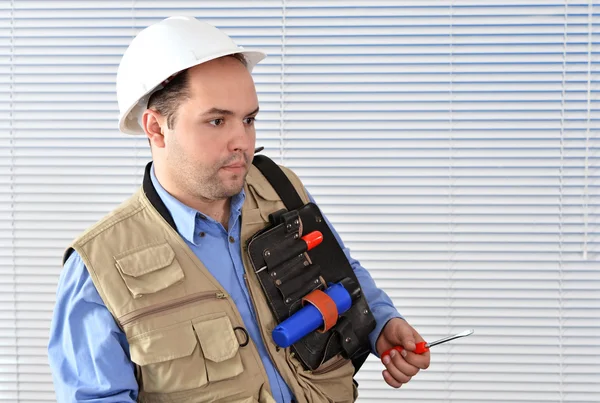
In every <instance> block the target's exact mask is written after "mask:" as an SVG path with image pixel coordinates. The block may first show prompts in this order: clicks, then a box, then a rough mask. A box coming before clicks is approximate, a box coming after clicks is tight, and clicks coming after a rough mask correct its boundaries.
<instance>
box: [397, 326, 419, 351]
mask: <svg viewBox="0 0 600 403" xmlns="http://www.w3.org/2000/svg"><path fill="white" fill-rule="evenodd" d="M399 330H400V345H401V346H403V347H404V348H405V349H407V350H409V351H414V349H415V348H416V347H417V346H416V344H415V335H414V329H413V328H412V327H411V326H410V325H409V324H408V323H405V324H404V326H401V327H400V329H399Z"/></svg>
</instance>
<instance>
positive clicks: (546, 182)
mask: <svg viewBox="0 0 600 403" xmlns="http://www.w3.org/2000/svg"><path fill="white" fill-rule="evenodd" d="M171 15H192V16H195V17H197V18H200V19H203V20H206V21H207V22H209V23H212V24H214V25H216V26H217V27H219V28H222V29H223V30H225V31H226V32H227V33H228V34H230V35H231V36H232V37H233V38H234V40H235V41H236V42H237V43H239V44H240V45H242V46H248V47H253V48H260V49H263V50H265V51H266V52H267V53H268V54H269V57H268V58H267V59H266V60H265V61H263V62H262V63H260V64H259V65H258V66H257V67H256V69H255V72H254V78H255V82H256V85H257V90H258V93H259V101H260V104H261V112H260V114H259V116H258V122H257V137H258V139H257V145H259V146H265V147H266V149H265V153H266V154H267V155H269V156H271V157H272V158H274V159H275V160H276V161H278V162H280V163H283V164H284V165H286V166H288V167H290V168H292V169H293V170H294V171H295V172H296V173H298V174H299V176H300V177H301V178H302V180H303V181H304V183H305V185H306V186H307V188H308V190H309V191H310V192H311V194H312V195H313V196H314V197H315V199H316V200H317V202H318V203H319V205H320V206H321V208H322V209H323V210H324V212H325V214H326V215H327V216H328V218H329V219H330V220H331V221H332V222H333V224H334V226H335V228H336V229H337V230H338V232H339V233H340V235H341V237H342V238H343V240H344V241H345V243H346V245H347V246H348V247H350V249H351V252H352V255H353V256H354V257H355V258H357V259H359V260H360V261H361V263H362V264H363V266H364V267H366V268H367V269H368V270H369V271H370V273H371V274H372V276H373V277H374V279H375V280H376V282H377V284H378V285H379V286H380V287H382V288H383V289H385V290H386V292H387V293H388V294H389V295H390V296H391V297H392V298H393V300H394V302H395V304H396V306H397V307H398V310H399V311H400V312H401V313H402V314H403V315H404V316H405V317H406V318H407V319H408V320H409V321H410V323H411V324H413V325H414V326H415V327H416V328H417V330H418V331H419V332H420V333H421V334H422V335H423V337H425V338H426V339H427V340H435V339H437V338H439V337H443V336H445V335H447V334H450V333H455V332H459V331H462V330H464V329H467V328H473V329H474V330H475V334H474V335H473V336H470V337H469V338H467V339H463V340H458V341H455V342H451V343H449V344H446V345H440V346H437V347H435V348H434V349H432V364H431V367H430V368H429V369H428V370H427V371H423V372H422V373H420V374H419V375H418V376H417V377H415V378H414V379H413V380H412V381H411V382H410V383H409V384H408V385H406V386H404V387H403V388H401V389H400V390H394V389H392V388H390V387H388V386H387V385H386V384H385V382H384V381H383V380H382V377H381V370H382V369H383V367H382V365H381V364H380V362H379V361H378V360H377V359H375V358H374V357H372V358H370V359H369V360H368V361H367V363H366V364H365V366H364V367H363V369H362V370H361V372H360V373H359V375H358V377H357V380H358V382H359V383H360V388H359V391H360V401H361V402H383V401H391V400H393V399H404V401H419V402H436V403H438V402H528V403H531V402H598V401H600V270H599V268H600V266H599V260H600V258H599V255H598V251H599V249H598V242H599V222H598V214H599V207H598V206H599V202H600V194H599V191H598V190H599V188H598V186H599V184H600V182H599V177H600V171H599V162H598V158H599V154H598V150H599V147H600V141H599V140H598V122H599V119H600V108H599V107H600V104H599V102H598V91H599V89H598V88H599V86H598V84H599V82H600V75H599V69H598V67H599V63H600V59H599V54H600V53H599V52H600V47H599V40H600V15H599V9H598V5H597V4H594V2H592V1H583V0H582V1H566V0H561V1H558V0H555V1H552V0H546V1H534V0H524V1H514V0H512V1H511V0H506V1H496V0H490V1H486V2H481V1H426V0H424V1H380V0H373V1H343V2H342V1H316V0H315V1H300V0H286V1H255V2H246V1H229V0H225V1H169V2H165V1H84V2H82V1H73V0H63V1H26V0H13V1H0V32H1V35H0V145H1V146H0V155H1V158H0V246H1V247H0V301H1V304H0V307H1V308H0V401H10V402H42V401H54V400H55V396H54V392H53V386H52V380H51V376H50V371H49V368H48V365H47V355H46V354H47V352H46V345H47V337H48V328H49V325H50V319H51V315H52V309H53V305H54V299H55V291H56V282H57V279H58V275H59V273H60V270H61V265H60V262H61V255H62V252H63V250H64V248H65V247H66V246H67V245H68V244H69V242H70V241H71V240H72V239H73V238H74V237H75V236H76V235H77V234H79V233H80V232H81V231H82V230H83V229H85V228H86V227H88V226H89V225H91V224H92V223H94V222H95V221H96V220H98V219H99V218H101V217H102V216H103V215H104V214H106V213H107V212H108V211H110V210H111V209H112V208H114V207H115V206H116V205H117V204H118V203H119V202H121V201H122V200H124V199H125V198H126V197H127V196H128V195H130V194H131V193H133V192H134V191H135V190H136V189H137V187H138V186H139V185H140V183H141V178H142V174H143V167H144V165H145V164H146V162H147V161H149V160H150V153H149V149H148V145H147V141H146V140H145V139H144V138H142V137H137V138H136V137H130V136H127V135H123V134H120V133H119V131H118V128H117V116H118V108H117V103H116V96H115V84H114V82H115V74H116V70H117V66H118V62H119V60H120V57H121V55H122V53H123V52H124V51H125V48H126V46H127V45H128V44H129V42H130V41H131V39H132V38H133V36H134V35H135V34H136V33H137V32H139V31H140V30H141V29H143V28H144V27H146V26H148V25H150V24H152V23H154V22H158V21H159V20H161V19H163V18H166V17H168V16H171Z"/></svg>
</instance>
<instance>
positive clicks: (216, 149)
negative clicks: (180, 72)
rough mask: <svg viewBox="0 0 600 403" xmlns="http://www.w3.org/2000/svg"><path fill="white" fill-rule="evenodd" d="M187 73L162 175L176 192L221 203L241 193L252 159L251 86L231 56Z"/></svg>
mask: <svg viewBox="0 0 600 403" xmlns="http://www.w3.org/2000/svg"><path fill="white" fill-rule="evenodd" d="M188 73H189V75H188V88H189V94H190V96H189V98H188V99H185V100H183V101H182V102H181V104H180V106H179V108H178V110H177V112H176V115H175V124H174V126H173V128H172V129H171V130H167V131H166V132H165V150H164V156H165V159H166V170H167V172H168V173H169V176H170V179H171V180H172V181H173V182H174V183H175V184H176V186H177V187H178V188H179V190H180V191H183V192H185V193H186V194H188V195H190V196H192V197H196V198H200V199H204V200H218V199H226V198H229V197H231V196H233V195H235V194H237V193H239V192H240V191H241V190H242V188H243V186H244V180H245V178H246V175H247V173H248V170H249V168H250V164H251V163H252V158H253V155H254V146H255V143H256V131H255V129H254V117H255V116H256V114H257V113H258V98H257V96H256V89H255V87H254V82H253V80H252V77H251V75H250V73H249V72H248V70H247V69H246V67H244V65H243V64H242V63H241V62H240V61H238V60H236V59H234V58H232V57H225V58H221V59H217V60H213V61H210V62H208V63H204V64H201V65H199V66H196V67H193V68H191V69H189V71H188Z"/></svg>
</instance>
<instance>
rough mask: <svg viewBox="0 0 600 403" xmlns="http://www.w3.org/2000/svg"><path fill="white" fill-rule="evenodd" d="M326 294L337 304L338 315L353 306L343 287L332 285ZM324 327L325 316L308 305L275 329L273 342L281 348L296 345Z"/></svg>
mask: <svg viewBox="0 0 600 403" xmlns="http://www.w3.org/2000/svg"><path fill="white" fill-rule="evenodd" d="M325 294H327V295H329V296H330V297H331V299H332V300H333V301H334V302H335V305H336V306H337V309H338V314H339V315H341V314H343V313H344V312H346V311H347V310H348V309H350V307H351V306H352V298H351V296H350V294H349V293H348V291H347V290H346V289H345V288H344V286H343V285H341V284H339V283H336V284H332V285H330V286H329V287H328V288H327V289H326V290H325ZM322 326H323V316H321V313H320V312H319V310H318V309H317V308H315V307H314V306H313V305H312V304H308V303H307V304H306V305H305V306H304V307H303V308H302V309H300V310H299V311H298V312H296V313H295V314H293V315H292V316H290V317H289V318H287V319H286V320H284V321H283V322H281V323H280V324H279V325H277V327H276V328H275V329H273V333H272V336H273V341H274V342H275V344H277V345H278V346H279V347H281V348H286V347H289V346H291V345H292V344H294V343H296V342H297V341H298V340H300V339H302V338H303V337H304V336H306V335H307V334H309V333H312V332H314V331H315V330H317V329H318V328H320V327H322Z"/></svg>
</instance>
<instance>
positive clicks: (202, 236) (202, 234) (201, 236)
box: [198, 232, 206, 238]
mask: <svg viewBox="0 0 600 403" xmlns="http://www.w3.org/2000/svg"><path fill="white" fill-rule="evenodd" d="M198 235H200V238H204V236H205V235H206V234H205V233H204V232H201V233H199V234H198Z"/></svg>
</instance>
